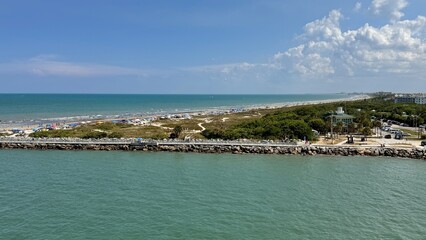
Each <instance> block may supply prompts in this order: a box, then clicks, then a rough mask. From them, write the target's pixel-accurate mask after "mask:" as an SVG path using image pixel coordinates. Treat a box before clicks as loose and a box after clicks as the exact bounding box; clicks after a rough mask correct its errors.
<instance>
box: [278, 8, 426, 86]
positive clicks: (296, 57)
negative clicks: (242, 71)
mask: <svg viewBox="0 0 426 240" xmlns="http://www.w3.org/2000/svg"><path fill="white" fill-rule="evenodd" d="M342 18H343V15H342V14H341V12H340V11H338V10H333V11H331V12H330V14H329V15H328V16H327V17H324V18H323V19H319V20H316V21H313V22H311V23H308V24H306V26H305V31H304V33H303V34H302V36H301V44H300V45H298V46H296V47H293V48H290V49H288V50H286V51H284V52H278V53H277V54H275V56H274V60H275V63H276V65H278V66H280V68H281V69H284V70H286V71H287V72H289V73H295V74H298V75H300V76H302V77H308V78H309V77H315V78H320V77H336V76H361V75H368V74H370V75H374V74H375V73H416V72H422V71H423V68H424V67H423V66H425V64H426V41H425V37H426V35H425V32H426V31H425V30H426V18H425V17H424V16H418V17H417V18H415V19H412V20H404V21H396V22H393V23H390V24H387V25H384V26H382V27H373V26H370V25H369V24H365V25H364V26H362V27H360V28H358V29H354V30H347V31H343V30H342V29H341V28H340V21H341V19H342Z"/></svg>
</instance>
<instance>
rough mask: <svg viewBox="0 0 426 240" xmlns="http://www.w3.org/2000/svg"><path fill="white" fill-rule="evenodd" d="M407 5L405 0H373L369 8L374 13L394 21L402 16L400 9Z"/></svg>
mask: <svg viewBox="0 0 426 240" xmlns="http://www.w3.org/2000/svg"><path fill="white" fill-rule="evenodd" d="M407 5H408V2H407V1H406V0H373V2H372V3H371V6H370V8H369V9H370V10H371V11H372V12H373V13H374V14H376V15H383V16H386V17H389V18H390V20H391V21H392V22H395V21H398V20H400V19H401V18H402V17H403V16H404V13H403V12H402V11H401V10H402V9H404V8H405V7H407Z"/></svg>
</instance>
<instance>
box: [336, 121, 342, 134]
mask: <svg viewBox="0 0 426 240" xmlns="http://www.w3.org/2000/svg"><path fill="white" fill-rule="evenodd" d="M334 132H335V133H337V135H339V134H341V133H342V132H343V123H342V122H338V123H336V126H334Z"/></svg>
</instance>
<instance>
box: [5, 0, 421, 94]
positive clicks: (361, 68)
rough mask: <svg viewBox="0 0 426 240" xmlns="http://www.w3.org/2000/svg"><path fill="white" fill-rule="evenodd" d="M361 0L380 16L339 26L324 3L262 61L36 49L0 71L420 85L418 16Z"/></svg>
mask: <svg viewBox="0 0 426 240" xmlns="http://www.w3.org/2000/svg"><path fill="white" fill-rule="evenodd" d="M364 5H365V4H363V3H361V2H356V3H355V5H354V6H353V8H352V10H353V13H354V14H362V13H364V14H370V15H373V16H377V17H381V18H384V19H386V23H384V24H382V25H378V26H373V25H370V24H369V23H365V24H363V25H362V26H360V27H358V28H354V29H344V28H343V27H342V23H344V22H345V21H350V19H348V18H346V17H345V14H344V13H343V12H342V10H339V9H332V10H331V11H330V12H329V14H328V15H327V16H325V17H323V18H320V19H317V20H314V21H312V22H309V23H307V24H306V25H305V26H304V28H303V33H301V34H299V35H298V36H297V37H296V38H295V41H296V44H295V46H292V47H289V48H287V49H284V50H282V51H277V52H276V53H275V54H274V55H273V56H270V57H269V59H270V60H269V61H267V62H264V63H251V62H250V61H244V62H241V63H231V64H226V63H225V64H213V65H202V66H190V67H176V68H167V69H161V68H160V69H156V70H147V69H139V68H131V67H119V66H114V65H105V64H81V63H77V62H66V61H59V60H57V58H56V57H55V56H37V57H33V58H30V59H27V60H21V61H14V62H8V63H3V64H0V74H3V75H4V74H7V75H8V76H10V75H14V74H15V75H16V74H21V75H33V76H37V77H41V78H43V77H47V78H49V77H53V78H61V77H66V78H71V79H77V78H85V79H86V80H85V81H86V82H89V80H88V79H90V78H105V77H114V78H128V80H127V82H129V83H131V82H132V81H133V82H139V84H140V85H143V84H144V83H146V82H147V81H152V80H153V79H154V81H156V82H157V84H158V85H155V84H154V85H152V86H153V89H156V90H153V91H154V92H160V91H159V89H163V90H164V92H165V93H173V92H182V93H183V92H185V91H186V92H201V93H202V92H205V93H207V92H210V91H213V92H216V93H221V92H223V93H244V92H249V93H266V92H270V93H297V92H337V91H346V92H351V91H379V90H389V91H425V90H426V88H424V87H423V85H425V83H426V70H425V66H426V17H425V16H421V15H419V16H417V17H415V18H413V19H404V16H405V14H404V10H405V9H406V8H407V7H409V2H408V1H407V0H372V1H371V3H369V5H368V6H364ZM131 79H133V80H131ZM164 84H168V85H169V86H170V89H167V88H166V89H165V88H164ZM92 89H93V90H92V91H96V88H92ZM121 90H122V91H124V92H126V89H125V88H123V89H121ZM74 91H75V90H74ZM101 91H108V90H101ZM130 92H132V91H130ZM142 92H144V93H148V92H150V90H149V89H144V90H143V91H142Z"/></svg>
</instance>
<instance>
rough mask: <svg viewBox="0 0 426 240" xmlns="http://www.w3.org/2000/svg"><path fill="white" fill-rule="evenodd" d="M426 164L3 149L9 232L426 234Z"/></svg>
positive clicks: (62, 235) (4, 229)
mask: <svg viewBox="0 0 426 240" xmlns="http://www.w3.org/2000/svg"><path fill="white" fill-rule="evenodd" d="M425 172H426V162H424V161H417V160H404V159H394V158H393V159H391V158H362V157H346V158H345V157H299V156H297V157H296V156H269V155H227V154H220V155H219V154H216V155H215V154H210V155H203V154H181V153H143V152H91V151H74V152H72V151H63V152H60V151H30V150H0V239H425V236H426V214H425V213H426V204H425V203H426V174H425Z"/></svg>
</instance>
